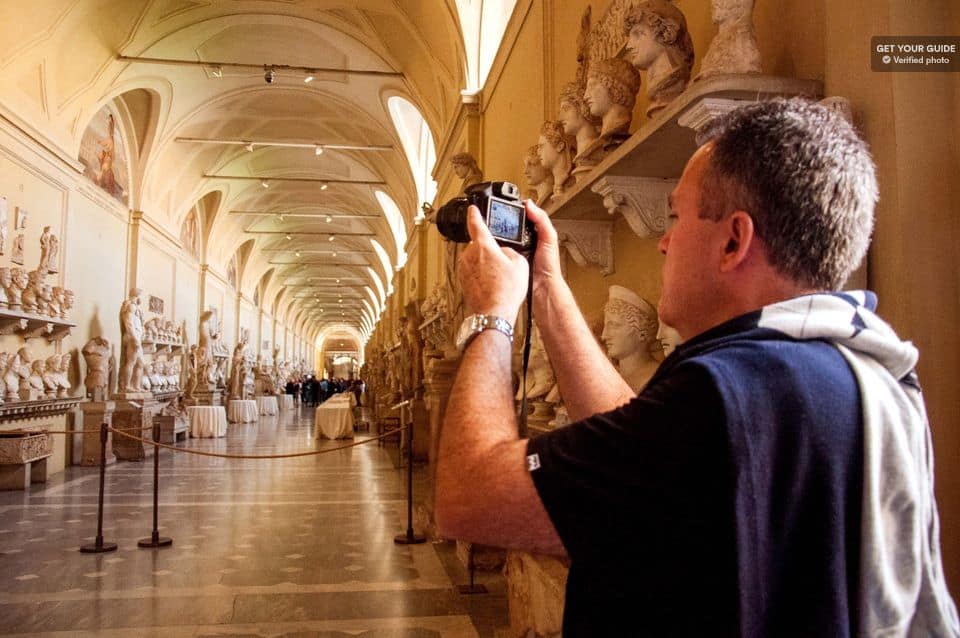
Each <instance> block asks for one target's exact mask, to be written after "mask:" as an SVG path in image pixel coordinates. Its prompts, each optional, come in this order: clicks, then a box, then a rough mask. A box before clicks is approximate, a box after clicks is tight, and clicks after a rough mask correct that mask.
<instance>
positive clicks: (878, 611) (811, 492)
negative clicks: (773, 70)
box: [436, 100, 960, 638]
mask: <svg viewBox="0 0 960 638" xmlns="http://www.w3.org/2000/svg"><path fill="white" fill-rule="evenodd" d="M876 198H877V187H876V180H875V176H874V167H873V163H872V161H871V159H870V156H869V153H868V152H867V150H866V147H865V145H864V144H863V142H862V141H861V140H860V139H859V138H858V137H857V136H856V134H855V132H854V131H853V129H852V128H851V127H850V126H849V125H848V124H847V123H846V122H845V121H843V120H842V119H841V118H840V117H838V116H836V115H834V114H832V113H831V112H829V111H828V110H827V109H825V108H823V107H820V106H818V105H815V104H810V103H807V102H803V101H799V100H796V101H777V102H767V103H761V104H756V105H752V106H749V107H746V108H744V109H741V110H739V111H737V112H735V113H732V114H731V115H730V116H728V117H727V118H726V119H725V120H724V121H723V122H722V123H721V124H720V126H718V127H717V130H716V132H715V136H714V137H713V138H712V140H711V141H709V142H708V143H707V144H705V145H704V146H703V147H702V148H700V149H699V150H698V151H697V152H696V153H695V154H694V156H693V157H692V158H691V159H690V161H689V163H688V164H687V166H686V168H685V170H684V172H683V175H682V176H681V178H680V181H679V183H678V184H677V187H676V189H675V190H674V191H673V193H672V195H671V198H670V208H671V214H670V226H669V228H668V230H667V233H666V234H665V235H664V237H663V238H662V239H661V240H660V244H659V247H660V250H661V252H662V253H663V254H664V257H665V260H664V265H663V291H662V296H661V299H660V305H659V311H660V317H661V319H662V320H663V321H664V322H665V323H667V324H669V325H671V326H674V327H675V328H676V329H677V330H678V332H679V334H680V335H681V337H683V339H684V340H685V342H684V343H683V344H682V345H680V346H679V347H678V348H677V349H676V350H675V351H674V353H673V354H672V355H671V356H670V357H669V358H668V359H667V360H666V361H664V362H663V364H662V366H661V368H660V369H659V370H658V372H657V373H656V374H655V375H654V377H653V378H652V379H651V380H650V382H649V383H648V384H647V385H646V386H645V387H644V388H643V389H642V390H641V392H640V394H639V395H636V396H635V395H634V393H633V392H632V391H631V390H630V388H629V386H628V385H627V384H626V383H625V382H624V381H623V380H622V379H621V378H620V376H619V375H618V374H617V373H616V370H615V369H614V368H613V366H612V365H611V364H610V363H609V361H607V359H606V357H604V355H603V353H602V352H601V350H600V347H599V346H598V344H597V343H596V341H595V340H594V338H593V337H592V335H591V333H590V330H589V328H588V326H587V324H586V322H585V321H584V319H583V316H582V315H581V314H580V312H579V310H578V309H577V306H576V302H575V301H574V298H573V296H572V294H571V292H570V289H569V288H568V287H567V285H566V283H565V282H564V281H563V278H562V276H561V274H560V260H559V251H558V243H557V234H556V231H555V230H554V229H553V227H552V225H551V224H550V221H549V219H548V218H547V216H546V214H545V213H544V212H543V211H541V210H540V209H538V208H536V207H535V206H534V205H532V204H531V203H529V202H528V203H527V214H528V216H529V218H530V219H531V220H532V222H533V223H534V224H535V225H536V228H537V233H538V241H539V243H538V247H537V251H536V254H535V256H534V259H533V262H532V267H533V269H534V271H533V306H534V316H535V317H537V323H538V324H539V325H540V326H541V330H542V336H543V341H544V344H545V345H546V348H547V352H548V354H549V356H550V360H551V362H552V363H553V366H554V368H555V371H556V375H557V381H558V384H559V387H560V391H561V394H562V395H563V397H564V400H565V402H566V406H567V409H568V411H569V414H570V417H571V420H573V421H575V422H574V423H572V424H571V425H569V426H567V427H564V428H560V429H558V430H555V431H553V432H550V433H548V434H546V435H543V436H541V437H538V438H536V439H533V440H530V441H522V440H517V436H516V423H515V417H514V412H513V402H512V401H511V388H510V363H511V351H512V348H511V344H510V339H508V338H507V337H506V336H505V334H509V333H510V325H509V323H511V322H509V321H507V322H503V321H499V320H497V319H496V318H497V317H500V318H513V317H516V315H517V312H518V309H519V307H520V305H521V303H522V302H523V299H524V295H525V282H526V278H527V267H528V266H527V263H526V261H525V260H524V259H523V258H522V257H521V256H519V255H518V254H516V253H515V252H513V251H511V250H509V249H501V248H500V247H499V246H497V244H496V243H495V241H494V240H493V238H492V236H491V235H490V234H489V232H488V231H487V230H486V228H485V227H484V225H483V222H482V221H481V219H480V216H479V213H478V211H476V209H471V210H470V211H469V214H468V224H469V228H470V233H471V237H472V239H473V241H472V242H471V244H470V246H469V247H468V248H467V249H466V250H465V251H464V253H463V257H462V259H461V264H460V266H461V278H462V282H463V291H464V304H465V307H466V309H467V311H468V314H469V313H480V314H485V315H488V316H489V319H488V320H487V322H485V325H486V327H488V328H494V329H492V330H491V329H484V328H481V329H479V330H476V331H470V330H465V331H463V333H462V334H463V336H464V337H469V338H468V339H465V345H466V346H468V347H466V349H465V351H464V354H463V358H462V361H461V365H460V370H459V372H458V375H457V379H456V382H455V384H454V387H453V389H452V392H451V395H450V400H449V402H448V404H447V413H446V417H445V420H444V425H443V430H442V433H441V439H440V450H439V455H438V466H437V475H436V480H437V490H436V518H437V523H438V526H439V528H440V531H441V533H443V534H444V535H447V536H452V537H456V538H464V539H469V540H473V541H476V542H481V543H486V544H491V545H498V546H504V547H514V548H520V549H526V550H529V551H535V552H544V553H550V554H554V555H561V556H562V555H567V556H569V557H570V559H571V568H570V574H569V580H568V583H567V598H566V609H565V613H564V636H565V638H573V637H575V636H592V637H598V636H618V637H619V636H751V637H767V636H769V637H774V636H775V637H777V638H780V637H784V636H853V635H869V636H880V635H883V636H934V635H936V636H954V635H958V634H960V629H958V623H957V616H956V610H955V608H954V606H953V603H952V602H951V600H950V598H949V594H948V593H947V591H946V587H945V585H944V581H943V573H942V567H941V564H940V555H939V538H938V532H937V526H938V523H937V516H936V508H935V504H934V502H933V494H932V476H931V473H930V467H929V462H928V459H929V458H930V456H931V455H932V452H931V450H930V449H929V445H930V444H929V432H928V430H927V425H926V420H925V417H924V415H923V406H922V401H921V400H920V398H919V392H918V386H917V383H916V376H915V375H914V374H913V372H912V370H913V367H914V365H915V363H916V359H917V356H916V350H915V349H914V348H913V347H912V346H911V345H910V344H909V343H904V342H901V341H900V340H899V339H897V338H896V336H895V335H894V334H893V332H892V330H890V328H889V327H888V326H887V325H886V324H884V323H883V322H882V321H881V320H880V319H878V318H877V317H876V315H874V314H873V313H872V311H871V308H870V307H869V306H871V305H873V302H874V301H875V299H874V298H873V296H872V295H871V294H869V293H849V294H839V293H830V292H828V291H832V290H836V289H838V288H839V287H840V286H841V285H842V284H843V282H844V281H845V280H846V278H847V277H848V276H849V274H850V273H851V272H852V271H853V270H854V269H855V268H856V267H857V265H858V264H859V263H860V261H861V259H862V258H863V255H864V253H865V251H866V248H867V244H868V241H869V235H870V232H871V228H872V224H873V208H874V204H875V201H876ZM477 323H480V324H483V323H484V322H471V323H469V324H467V325H468V326H471V325H477ZM501 332H502V333H503V334H501Z"/></svg>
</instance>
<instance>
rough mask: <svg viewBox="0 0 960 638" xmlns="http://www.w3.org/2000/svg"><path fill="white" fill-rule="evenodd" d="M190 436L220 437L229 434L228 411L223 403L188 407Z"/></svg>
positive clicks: (197, 437) (198, 437) (199, 437)
mask: <svg viewBox="0 0 960 638" xmlns="http://www.w3.org/2000/svg"><path fill="white" fill-rule="evenodd" d="M187 417H188V418H189V419H190V436H192V437H194V438H196V439H201V438H218V437H221V436H226V435H227V413H226V412H224V410H223V406H222V405H191V406H189V407H187Z"/></svg>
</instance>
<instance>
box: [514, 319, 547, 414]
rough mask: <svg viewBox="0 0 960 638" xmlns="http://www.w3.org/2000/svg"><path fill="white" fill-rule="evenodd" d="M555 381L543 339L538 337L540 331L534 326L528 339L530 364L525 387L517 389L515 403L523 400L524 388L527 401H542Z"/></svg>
mask: <svg viewBox="0 0 960 638" xmlns="http://www.w3.org/2000/svg"><path fill="white" fill-rule="evenodd" d="M556 383H557V379H556V376H555V375H554V372H553V367H552V366H551V365H550V359H548V358H547V350H546V348H545V347H544V345H543V339H542V338H541V337H540V329H539V328H538V327H537V326H536V325H534V326H533V334H532V335H531V339H530V362H529V365H528V366H527V383H526V386H522V387H520V388H517V394H516V396H515V397H514V398H515V399H516V400H517V401H520V400H521V399H523V390H524V387H525V388H526V390H527V400H528V401H532V400H533V399H540V400H543V399H544V397H546V396H547V394H548V393H549V392H550V391H551V390H552V389H553V387H554V386H555V385H556Z"/></svg>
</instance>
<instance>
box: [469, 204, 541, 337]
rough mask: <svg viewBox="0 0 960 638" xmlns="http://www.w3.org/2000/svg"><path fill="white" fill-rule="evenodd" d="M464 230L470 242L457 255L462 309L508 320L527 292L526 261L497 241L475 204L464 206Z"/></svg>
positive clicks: (516, 310) (518, 307)
mask: <svg viewBox="0 0 960 638" xmlns="http://www.w3.org/2000/svg"><path fill="white" fill-rule="evenodd" d="M467 230H468V232H469V233H470V239H471V241H470V243H469V244H468V245H467V247H466V249H465V250H464V251H463V253H462V254H461V255H460V264H459V267H458V269H457V270H458V275H459V278H460V285H461V287H462V288H463V303H464V306H465V308H466V312H467V314H473V313H482V314H490V315H496V316H498V317H503V318H504V319H506V320H507V321H511V322H512V321H513V320H514V319H515V318H516V316H517V313H518V312H519V311H520V305H521V304H522V303H523V301H524V299H525V298H526V294H527V276H528V274H529V266H528V265H527V260H526V259H524V257H523V256H522V255H520V254H519V253H517V252H516V251H515V250H513V249H512V248H501V247H500V246H499V245H498V244H497V241H496V240H495V239H494V238H493V235H492V234H490V229H489V228H487V225H486V224H485V223H483V218H482V217H480V210H479V209H478V208H477V207H476V206H472V205H471V206H470V207H469V208H467ZM554 236H556V233H554Z"/></svg>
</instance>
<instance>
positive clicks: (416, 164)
mask: <svg viewBox="0 0 960 638" xmlns="http://www.w3.org/2000/svg"><path fill="white" fill-rule="evenodd" d="M387 108H388V109H389V110H390V117H391V118H393V126H394V127H395V128H396V129H397V134H398V135H399V136H400V141H401V143H402V144H403V151H404V153H406V154H407V161H408V162H410V170H411V171H412V172H413V181H414V183H415V184H416V186H417V200H418V201H420V202H428V203H433V198H434V197H436V196H437V183H436V182H435V181H433V177H432V176H431V175H430V172H431V171H432V170H433V166H434V164H436V163H437V151H436V148H435V147H434V145H433V135H432V134H431V133H430V127H428V126H427V122H426V120H424V119H423V116H422V115H421V114H420V111H419V110H417V107H415V106H414V105H413V104H411V103H410V102H409V101H407V100H405V99H404V98H402V97H398V96H394V97H391V98H390V99H389V100H387ZM417 214H418V215H420V213H419V212H418V213H417Z"/></svg>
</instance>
